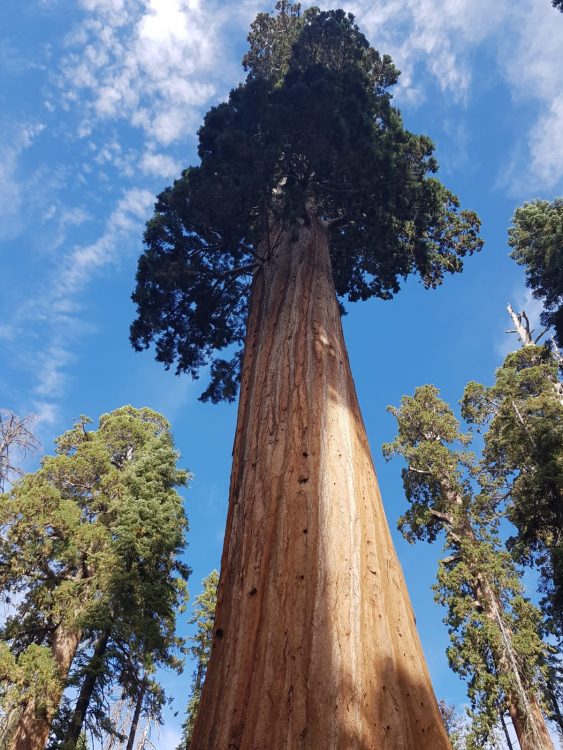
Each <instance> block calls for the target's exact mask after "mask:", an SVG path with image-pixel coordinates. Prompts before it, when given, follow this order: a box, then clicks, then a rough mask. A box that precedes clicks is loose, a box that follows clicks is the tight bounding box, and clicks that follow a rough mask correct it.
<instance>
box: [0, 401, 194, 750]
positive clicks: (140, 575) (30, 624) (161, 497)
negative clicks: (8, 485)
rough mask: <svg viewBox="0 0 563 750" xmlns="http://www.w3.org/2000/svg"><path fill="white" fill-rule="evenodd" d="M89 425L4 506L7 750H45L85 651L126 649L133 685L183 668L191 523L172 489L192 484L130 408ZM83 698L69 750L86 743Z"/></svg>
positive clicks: (148, 421) (146, 418) (155, 420)
mask: <svg viewBox="0 0 563 750" xmlns="http://www.w3.org/2000/svg"><path fill="white" fill-rule="evenodd" d="M89 421H90V420H88V419H87V418H81V419H80V420H79V421H78V422H77V423H76V425H75V426H74V428H73V429H72V430H70V431H69V432H66V433H64V434H63V435H62V436H61V437H60V438H58V439H57V441H56V443H57V454H56V455H55V456H47V457H46V458H44V459H43V462H42V466H41V468H40V469H39V470H38V471H37V472H35V473H34V474H28V475H26V476H25V477H24V478H23V479H22V480H21V481H20V482H19V483H17V484H16V485H15V486H14V488H13V489H12V490H11V492H10V493H9V494H8V495H3V496H2V502H1V503H0V523H1V526H2V528H3V530H4V533H3V535H2V539H1V541H0V587H1V589H2V591H3V592H4V594H5V595H9V596H11V597H14V596H16V597H18V598H19V599H20V601H19V602H18V603H17V605H16V609H15V614H14V615H13V616H12V617H10V618H9V620H8V622H7V624H6V626H5V628H4V633H3V635H4V639H5V642H6V643H7V644H9V646H10V649H9V651H5V653H6V658H8V659H9V660H12V664H11V669H10V670H9V671H8V670H5V672H4V676H5V677H7V678H8V679H9V681H10V683H11V686H12V687H11V690H12V693H13V694H14V693H17V694H18V701H19V703H20V704H21V705H22V706H23V711H22V713H21V715H20V717H19V721H18V724H17V727H16V729H15V732H14V735H13V737H12V739H11V741H10V744H9V748H10V750H35V749H37V750H43V748H44V747H45V744H46V741H47V737H48V734H49V730H50V726H51V722H52V719H53V716H54V714H55V712H56V709H57V707H58V705H59V703H60V700H61V696H62V693H63V690H64V688H65V685H66V684H67V681H68V677H69V672H70V669H71V665H72V662H73V660H74V659H75V656H76V654H77V651H78V649H79V646H80V643H81V642H82V641H84V640H85V639H90V640H91V641H95V642H96V643H97V649H98V653H97V658H98V659H99V660H100V663H101V664H103V660H104V657H105V655H106V653H105V652H106V649H107V647H108V645H109V643H110V642H112V643H113V644H114V646H115V647H120V648H121V649H122V651H123V652H124V655H123V659H124V661H123V664H125V663H126V664H127V668H128V670H129V671H130V672H131V673H135V672H136V671H137V670H138V668H139V664H140V665H141V666H144V665H145V664H148V665H152V664H157V663H164V664H176V663H177V657H175V656H174V651H175V649H176V648H177V646H178V645H179V643H178V640H177V638H176V635H175V612H176V610H177V608H178V607H179V606H181V604H182V602H183V599H184V594H185V590H186V589H185V579H186V577H187V574H188V569H187V568H186V566H185V565H183V564H182V563H181V562H180V561H179V559H178V555H179V553H180V552H181V550H182V549H183V546H184V531H185V528H186V519H185V515H184V511H183V505H182V498H181V497H180V496H179V495H178V493H177V492H176V490H175V489H174V487H175V486H177V485H183V484H185V483H186V480H187V474H186V472H185V471H181V470H178V469H177V468H176V461H177V457H178V456H177V453H176V451H175V450H174V446H173V444H172V438H171V435H170V426H169V425H168V423H167V422H166V420H165V419H164V418H163V417H162V416H161V415H159V414H157V413H156V412H154V411H151V410H150V409H146V408H145V409H133V407H123V408H121V409H117V410H116V411H114V412H111V413H110V414H106V415H103V416H102V417H101V418H100V422H99V427H98V429H97V430H96V431H91V430H88V429H87V425H88V423H89ZM110 639H111V640H110ZM4 648H6V646H4ZM14 665H15V667H14ZM98 666H99V665H98ZM94 674H96V675H99V671H97V672H95V673H94V672H87V673H86V674H85V675H84V680H85V681H86V682H87V681H89V680H90V679H91V677H92V676H93V675H94ZM14 675H15V676H16V678H15V679H14ZM30 675H32V676H33V678H32V677H31V676H30ZM38 677H39V678H40V680H39V682H38V680H37V678H38ZM95 683H96V680H95V679H94V680H93V686H95ZM93 686H91V687H92V689H93ZM90 696H91V692H90ZM83 697H84V696H83V694H82V690H81V691H80V694H79V706H80V712H79V713H80V717H79V719H80V721H79V722H78V724H76V725H75V727H74V729H75V733H74V734H72V735H71V736H69V737H68V738H67V739H68V745H67V747H74V746H75V743H76V742H77V741H78V739H79V737H80V734H81V731H82V722H83V720H84V716H85V713H86V711H87V710H88V703H89V697H88V696H86V700H85V702H83V703H82V704H80V699H81V698H83ZM74 718H77V717H76V714H75V717H74Z"/></svg>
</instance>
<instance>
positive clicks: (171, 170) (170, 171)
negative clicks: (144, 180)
mask: <svg viewBox="0 0 563 750" xmlns="http://www.w3.org/2000/svg"><path fill="white" fill-rule="evenodd" d="M140 167H141V170H142V171H143V172H145V174H150V175H154V176H155V177H173V176H177V175H179V174H180V171H181V165H180V164H179V163H178V162H177V161H176V160H175V159H173V158H172V157H171V156H167V155H166V154H157V153H155V152H154V151H145V153H144V154H143V156H142V157H141V162H140Z"/></svg>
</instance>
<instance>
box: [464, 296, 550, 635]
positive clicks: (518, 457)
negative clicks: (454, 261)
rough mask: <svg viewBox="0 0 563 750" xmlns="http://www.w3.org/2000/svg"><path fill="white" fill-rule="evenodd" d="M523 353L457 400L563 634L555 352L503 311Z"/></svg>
mask: <svg viewBox="0 0 563 750" xmlns="http://www.w3.org/2000/svg"><path fill="white" fill-rule="evenodd" d="M509 311H510V312H511V314H512V316H513V318H514V320H515V323H516V325H517V328H518V329H519V330H520V334H521V341H522V344H523V345H522V347H521V348H520V349H518V350H517V351H515V352H511V353H510V354H509V355H508V356H507V357H506V359H505V361H504V363H503V364H502V366H501V367H500V368H499V369H498V370H497V372H496V377H495V383H494V384H493V385H492V386H489V387H487V386H484V385H482V384H480V383H476V382H471V383H469V384H468V385H467V387H466V389H465V393H464V396H463V401H462V413H463V416H464V418H465V420H466V421H467V422H468V423H469V424H470V425H474V426H476V427H478V428H479V429H483V428H484V429H485V434H484V450H483V461H484V467H485V468H486V471H487V473H488V476H489V478H490V482H491V485H494V491H495V493H496V497H497V502H498V503H499V504H501V506H503V507H504V506H506V511H507V515H508V518H509V519H510V521H511V522H512V523H513V524H514V526H515V527H516V534H515V535H514V536H513V537H512V538H511V539H510V540H509V546H510V548H511V550H512V552H513V554H514V555H515V557H516V559H518V560H519V561H520V562H522V563H525V564H529V563H534V564H536V565H537V567H538V569H539V571H540V574H541V586H542V590H543V593H544V600H543V605H544V607H545V608H546V610H547V612H548V613H549V617H550V619H551V625H552V627H553V628H554V630H555V632H556V633H557V634H558V635H559V637H561V636H562V635H563V515H562V514H563V389H562V387H561V382H560V378H559V361H558V357H557V353H556V352H554V351H553V350H552V349H551V348H550V347H549V346H540V345H538V344H536V343H534V339H533V337H532V332H531V331H530V329H529V324H528V321H527V318H526V316H525V314H520V315H516V314H515V313H514V312H513V311H512V308H510V306H509Z"/></svg>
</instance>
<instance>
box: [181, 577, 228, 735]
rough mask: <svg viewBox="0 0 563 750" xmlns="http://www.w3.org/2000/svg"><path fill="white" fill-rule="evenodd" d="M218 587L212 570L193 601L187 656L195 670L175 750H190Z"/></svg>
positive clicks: (203, 678)
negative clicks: (193, 663)
mask: <svg viewBox="0 0 563 750" xmlns="http://www.w3.org/2000/svg"><path fill="white" fill-rule="evenodd" d="M218 584H219V573H218V572H217V571H216V570H212V571H211V573H210V574H209V575H208V576H207V577H206V578H204V579H203V581H202V587H203V590H202V592H201V594H200V595H199V596H197V597H196V599H195V601H194V614H193V617H192V619H191V620H190V625H194V626H195V628H196V631H195V634H194V635H193V636H192V637H191V638H190V642H191V644H192V645H191V646H190V647H189V652H190V654H191V656H192V658H193V660H194V661H195V664H196V668H195V670H194V676H193V680H192V690H191V694H190V698H189V700H188V706H187V709H186V720H185V722H184V724H183V726H182V740H181V742H180V745H179V746H178V750H190V746H191V741H192V733H193V729H194V724H195V720H196V716H197V712H198V709H199V702H200V699H201V690H202V687H203V682H204V680H205V674H206V672H207V664H208V662H209V655H210V654H211V644H212V642H213V623H214V621H215V608H216V606H217V586H218Z"/></svg>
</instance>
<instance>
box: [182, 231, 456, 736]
mask: <svg viewBox="0 0 563 750" xmlns="http://www.w3.org/2000/svg"><path fill="white" fill-rule="evenodd" d="M191 748H192V750H282V748H283V750H289V749H291V750H297V749H298V748H301V749H303V750H305V749H306V750H351V749H352V748H354V750H407V748H408V750H446V749H449V748H450V744H449V741H448V739H447V736H446V733H445V730H444V727H443V724H442V720H441V718H440V714H439V710H438V705H437V703H436V700H435V697H434V693H433V690H432V685H431V682H430V679H429V675H428V671H427V668H426V664H425V661H424V657H423V654H422V651H421V647H420V643H419V639H418V636H417V633H416V628H415V621H414V616H413V612H412V609H411V605H410V602H409V597H408V593H407V590H406V587H405V583H404V580H403V576H402V572H401V569H400V567H399V564H398V561H397V557H396V554H395V551H394V548H393V544H392V541H391V537H390V534H389V529H388V526H387V522H386V519H385V515H384V511H383V507H382V504H381V498H380V495H379V490H378V486H377V480H376V477H375V472H374V468H373V464H372V460H371V456H370V451H369V446H368V442H367V438H366V433H365V428H364V425H363V421H362V417H361V414H360V410H359V406H358V401H357V398H356V393H355V389H354V384H353V380H352V376H351V372H350V367H349V364H348V356H347V353H346V349H345V345H344V339H343V335H342V327H341V322H340V315H339V310H338V305H337V301H336V296H335V291H334V285H333V281H332V275H331V268H330V258H329V251H328V240H327V234H326V231H325V229H324V227H323V226H322V225H321V224H320V223H319V221H318V220H317V219H315V218H313V219H311V223H310V224H308V225H304V226H302V227H301V229H300V232H299V237H298V239H297V240H296V241H292V240H291V238H290V237H289V236H288V235H287V234H286V235H283V236H282V237H281V240H280V241H279V243H278V244H277V247H276V248H275V249H274V250H273V251H272V252H271V253H270V257H269V258H268V259H267V261H266V262H265V263H264V264H263V265H262V267H261V268H260V269H259V270H258V271H257V272H256V275H255V278H254V282H253V291H252V299H251V306H250V313H249V321H248V332H247V340H246V346H245V357H244V364H243V374H242V383H241V396H240V404H239V415H238V424H237V432H236V437H235V446H234V457H233V471H232V477H231V489H230V499H229V512H228V518H227V531H226V537H225V546H224V550H223V558H222V568H221V578H220V583H219V590H218V605H217V614H216V620H215V633H214V644H213V649H212V653H211V659H210V663H209V667H208V671H207V677H206V681H205V684H204V688H203V695H202V701H201V706H200V710H199V714H198V718H197V720H196V725H195V729H194V734H193V739H192V745H191Z"/></svg>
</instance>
